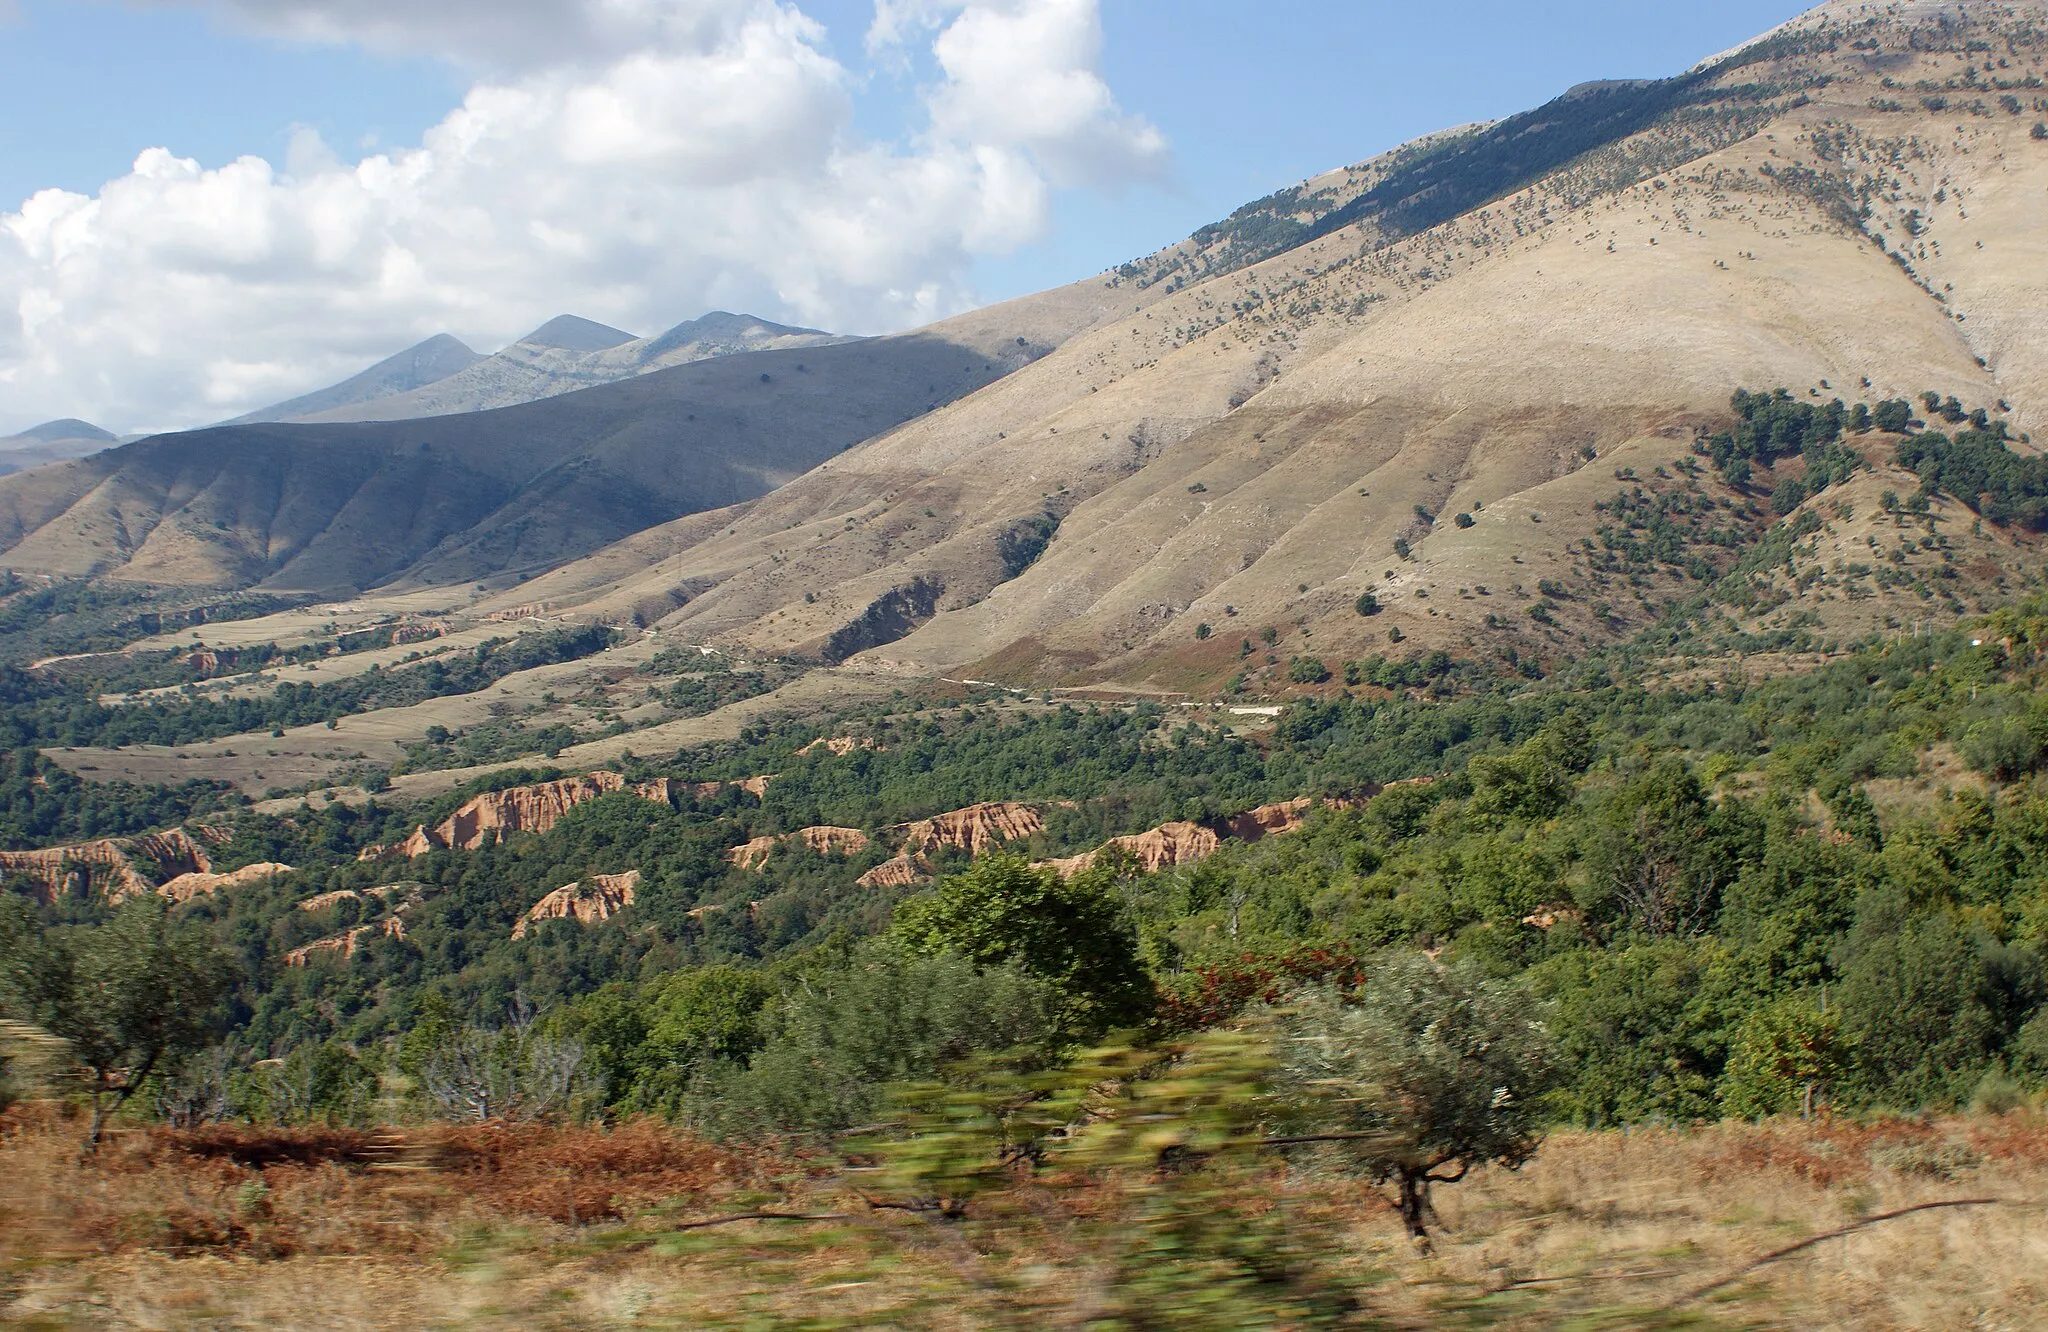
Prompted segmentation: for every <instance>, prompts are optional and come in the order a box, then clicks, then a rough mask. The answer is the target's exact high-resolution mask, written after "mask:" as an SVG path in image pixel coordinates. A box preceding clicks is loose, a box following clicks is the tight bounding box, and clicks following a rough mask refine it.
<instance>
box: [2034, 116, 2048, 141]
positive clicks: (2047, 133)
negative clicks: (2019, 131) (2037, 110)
mask: <svg viewBox="0 0 2048 1332" xmlns="http://www.w3.org/2000/svg"><path fill="white" fill-rule="evenodd" d="M2032 132H2033V135H2034V138H2035V139H2036V140H2037V141H2038V140H2041V139H2048V121H2038V122H2036V123H2035V125H2034V128H2033V131H2032Z"/></svg>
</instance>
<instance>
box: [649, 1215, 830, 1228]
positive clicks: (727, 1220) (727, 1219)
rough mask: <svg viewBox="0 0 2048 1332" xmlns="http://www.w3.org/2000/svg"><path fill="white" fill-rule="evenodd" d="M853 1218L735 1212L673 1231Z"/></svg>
mask: <svg viewBox="0 0 2048 1332" xmlns="http://www.w3.org/2000/svg"><path fill="white" fill-rule="evenodd" d="M851 1220H853V1217H852V1216H851V1215H849V1214H847V1213H845V1212H819V1213H810V1212H735V1213H734V1214H733V1215H731V1216H714V1217H711V1218H710V1219H709V1220H705V1221H685V1222H683V1223H682V1224H681V1225H679V1226H672V1227H670V1229H672V1230H679V1231H680V1230H708V1229H709V1228H711V1227H712V1226H729V1225H732V1224H733V1223H734V1222H736V1221H851Z"/></svg>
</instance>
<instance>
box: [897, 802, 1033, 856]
mask: <svg viewBox="0 0 2048 1332" xmlns="http://www.w3.org/2000/svg"><path fill="white" fill-rule="evenodd" d="M902 831H903V849H904V851H905V852H906V853H909V854H915V853H917V852H919V851H928V850H931V849H933V848H935V847H942V846H943V847H951V848H953V849H954V850H956V851H965V852H967V854H969V855H971V856H980V855H984V854H986V853H988V852H990V851H994V850H996V849H997V848H998V847H1001V846H1003V845H1004V844H1005V843H1008V842H1021V841H1023V840H1024V839H1026V838H1028V837H1030V836H1031V835H1032V834H1034V833H1041V832H1044V831H1045V820H1044V819H1042V818H1040V817H1039V814H1038V810H1037V809H1036V808H1035V807H1033V806H1031V805H1022V804H1018V803H1016V802H1014V801H1002V802H999V803H994V804H986V805H969V806H968V807H967V808H966V809H956V810H951V811H949V812H947V813H944V814H936V815H933V816H932V817H931V818H928V819H919V820H918V821H917V822H916V823H910V824H905V825H904V826H903V829H902Z"/></svg>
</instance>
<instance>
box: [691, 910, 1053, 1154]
mask: <svg viewBox="0 0 2048 1332" xmlns="http://www.w3.org/2000/svg"><path fill="white" fill-rule="evenodd" d="M1060 1007H1061V1005H1060V1001H1059V996H1057V995H1056V994H1055V993H1054V992H1053V988H1052V986H1050V985H1048V984H1047V983H1046V982H1044V981H1043V980H1041V979H1039V978H1037V977H1035V976H1031V975H1027V974H1026V973H1025V972H1024V971H1023V970H1022V969H1021V968H1020V967H1018V966H1016V965H1015V964H1008V965H1001V966H977V965H976V964H975V963H973V962H971V961H969V960H968V959H967V958H965V957H962V956H961V955H960V954H959V953H957V952H954V951H945V952H940V953H937V954H934V955H931V956H924V955H920V954H918V953H916V952H911V951H906V950H905V949H904V948H902V947H901V946H900V945H898V944H897V943H895V942H894V941H892V940H887V939H875V940H869V941H868V942H867V943H865V944H862V945H861V946H859V947H857V948H856V949H854V951H853V953H852V955H851V956H849V957H848V958H847V959H846V960H845V961H844V962H842V963H840V964H838V965H836V966H833V967H829V968H825V969H822V970H820V971H817V972H814V973H810V974H807V975H806V976H805V977H804V978H803V982H802V984H800V985H797V986H793V987H791V988H790V989H789V990H788V991H787V992H786V993H784V994H783V995H781V996H780V997H779V998H778V999H776V1000H775V1001H774V1002H773V1003H771V1004H769V1005H768V1007H767V1008H766V1009H764V1010H763V1012H762V1014H761V1016H760V1026H761V1031H762V1035H763V1039H764V1044H763V1045H762V1046H761V1048H760V1049H759V1050H757V1051H755V1052H754V1054H753V1055H752V1057H751V1058H750V1059H749V1060H748V1061H747V1065H746V1067H745V1068H744V1069H741V1068H740V1067H739V1066H738V1065H737V1064H734V1063H730V1062H728V1063H725V1064H722V1065H716V1066H714V1067H712V1068H711V1069H710V1070H709V1072H708V1074H707V1076H706V1078H705V1080H704V1082H703V1084H702V1085H701V1086H700V1087H697V1088H694V1089H693V1094H692V1097H691V1105H692V1108H693V1111H694V1115H695V1117H696V1119H697V1120H698V1121H699V1122H700V1123H701V1124H703V1125H704V1126H705V1127H707V1128H710V1129H712V1130H713V1131H716V1132H721V1133H733V1134H749V1133H753V1134H758V1133H768V1132H777V1133H788V1132H796V1133H814V1132H829V1131H832V1130H836V1129H843V1128H847V1127H849V1126H852V1125H855V1124H861V1123H865V1122H869V1121H871V1120H872V1119H873V1117H874V1116H875V1114H876V1112H877V1111H878V1110H879V1109H880V1108H881V1100H882V1096H883V1092H884V1088H885V1087H886V1086H887V1085H888V1084H890V1083H892V1082H916V1081H925V1080H928V1079H931V1078H933V1077H935V1076H938V1075H940V1074H941V1073H942V1072H944V1071H946V1070H948V1069H949V1068H951V1067H952V1066H954V1065H956V1064H959V1063H961V1062H962V1061H966V1060H970V1059H971V1058H972V1057H974V1056H976V1055H992V1054H996V1053H998V1052H1004V1053H1005V1054H1006V1057H1008V1058H1010V1059H1012V1060H1013V1061H1014V1062H1018V1063H1021V1064H1023V1065H1025V1066H1042V1065H1043V1064H1045V1063H1048V1062H1050V1061H1051V1057H1052V1053H1053V1051H1054V1050H1055V1049H1057V1048H1060V1047H1061V1046H1062V1045H1063V1043H1064V1038H1063V1037H1062V1035H1061V1028H1060V1020H1059V1019H1060Z"/></svg>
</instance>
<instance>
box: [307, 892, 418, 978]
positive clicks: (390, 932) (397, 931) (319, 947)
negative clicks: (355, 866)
mask: <svg viewBox="0 0 2048 1332" xmlns="http://www.w3.org/2000/svg"><path fill="white" fill-rule="evenodd" d="M429 891H430V890H429V889H428V887H427V885H425V884H423V883H387V884H385V885H383V886H382V887H378V888H366V889H364V890H363V891H362V892H360V893H358V892H355V891H354V890H352V889H347V888H344V889H342V890H341V891H339V892H332V893H321V894H320V895H319V896H317V897H309V898H307V899H306V900H305V901H303V902H301V903H299V910H301V911H320V910H324V909H326V908H328V907H331V906H338V905H340V904H341V903H343V902H348V901H356V902H360V901H362V900H364V899H365V898H370V897H374V898H377V899H379V900H380V901H383V902H386V903H391V901H392V899H393V898H397V899H398V900H397V902H396V903H395V904H392V905H391V909H390V910H389V911H387V912H385V913H384V915H382V916H380V917H379V918H377V919H376V920H372V921H366V922H364V923H363V924H361V925H357V926H355V927H354V928H353V929H347V930H343V931H342V932H341V933H339V934H330V935H328V936H327V937H326V938H324V939H315V940H314V941H313V942H312V943H309V944H304V945H302V946H300V947H298V948H294V949H292V950H291V951H290V952H289V953H286V954H285V955H284V964H285V965H286V966H288V967H303V966H306V965H308V964H310V963H312V962H315V961H319V960H321V959H331V960H338V961H342V962H346V961H348V960H349V959H350V958H352V957H354V956H355V955H356V950H357V949H359V948H361V947H362V944H363V940H365V939H369V938H373V937H382V938H386V939H398V940H400V941H403V940H404V938H405V915H406V913H407V912H408V911H411V910H412V909H413V908H414V907H416V906H418V905H419V904H420V903H421V902H424V901H425V900H426V898H427V893H428V892H429Z"/></svg>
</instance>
